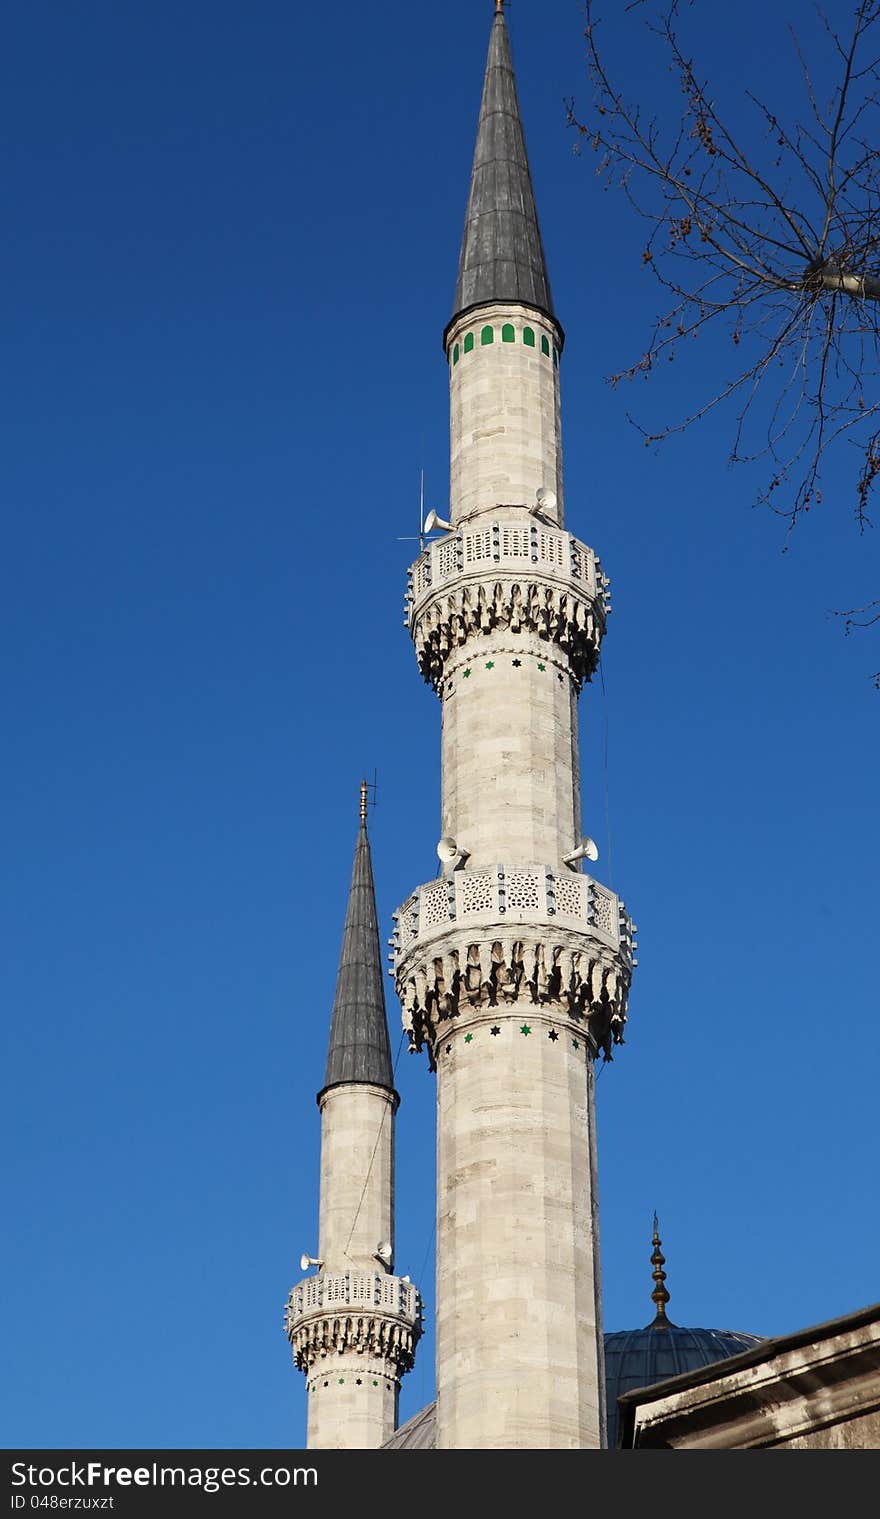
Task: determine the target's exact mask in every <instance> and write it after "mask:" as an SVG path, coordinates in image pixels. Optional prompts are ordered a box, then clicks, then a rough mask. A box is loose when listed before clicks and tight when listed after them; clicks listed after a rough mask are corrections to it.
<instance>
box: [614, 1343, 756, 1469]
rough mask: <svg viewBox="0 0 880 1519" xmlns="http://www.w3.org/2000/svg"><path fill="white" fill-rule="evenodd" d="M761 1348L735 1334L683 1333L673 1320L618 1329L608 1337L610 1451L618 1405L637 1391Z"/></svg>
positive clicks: (615, 1437)
mask: <svg viewBox="0 0 880 1519" xmlns="http://www.w3.org/2000/svg"><path fill="white" fill-rule="evenodd" d="M760 1343H761V1341H760V1337H759V1336H758V1335H754V1334H740V1333H738V1332H736V1331H735V1330H732V1329H682V1328H680V1327H679V1325H678V1324H672V1323H670V1322H669V1320H668V1319H663V1320H662V1321H661V1322H660V1323H657V1321H656V1320H655V1321H654V1323H653V1324H649V1325H648V1327H647V1328H646V1329H618V1330H617V1332H616V1333H614V1334H606V1335H605V1393H606V1397H607V1400H608V1445H609V1448H610V1449H612V1450H613V1449H614V1447H615V1446H616V1444H617V1399H618V1398H619V1397H620V1395H621V1393H624V1392H631V1391H632V1389H633V1388H634V1387H650V1386H652V1385H653V1383H654V1382H664V1381H665V1380H666V1378H667V1377H677V1376H680V1375H681V1373H682V1372H683V1371H697V1370H699V1368H700V1367H701V1366H711V1365H712V1363H713V1361H723V1360H726V1358H727V1357H728V1356H732V1355H739V1353H740V1351H741V1350H750V1349H751V1347H752V1346H753V1345H759V1344H760Z"/></svg>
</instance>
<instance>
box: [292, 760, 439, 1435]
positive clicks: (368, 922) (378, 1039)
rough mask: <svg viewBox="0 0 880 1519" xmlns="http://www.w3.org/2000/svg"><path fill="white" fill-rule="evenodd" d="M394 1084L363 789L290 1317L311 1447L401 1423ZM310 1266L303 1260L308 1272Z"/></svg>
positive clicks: (413, 1325)
mask: <svg viewBox="0 0 880 1519" xmlns="http://www.w3.org/2000/svg"><path fill="white" fill-rule="evenodd" d="M398 1103H399V1098H398V1095H397V1093H396V1092H395V1090H394V1077H393V1072H392V1068H391V1049H390V1046H389V1042H388V1023H387V1020H386V1017H385V992H384V988H383V981H382V963H381V954H380V950H379V933H378V925H377V919H376V895H375V890H374V887H373V868H372V863H371V860H370V843H369V839H368V837H367V784H366V782H365V781H364V782H362V783H361V802H360V829H359V832H358V839H357V845H356V846H355V852H354V869H353V871H352V876H351V891H350V893H349V898H348V910H347V912H346V917H345V930H344V932H343V936H342V953H341V955H340V958H339V974H338V976H337V980H336V998H335V1001H334V1003H333V1017H332V1020H331V1023H330V1046H329V1049H328V1052H327V1070H326V1073H325V1077H324V1085H323V1087H322V1089H321V1091H320V1092H319V1093H318V1107H319V1109H320V1112H321V1203H320V1223H319V1237H318V1257H317V1259H316V1260H315V1261H313V1262H312V1264H314V1265H317V1268H318V1270H317V1275H315V1276H311V1277H307V1278H306V1280H305V1281H303V1282H300V1283H299V1285H298V1286H297V1287H294V1288H293V1289H292V1291H291V1293H290V1296H289V1298H288V1301H287V1310H286V1314H285V1324H286V1329H287V1334H288V1338H289V1340H290V1343H291V1345H292V1347H293V1358H294V1362H295V1364H296V1365H297V1366H298V1367H299V1368H300V1370H301V1371H303V1372H305V1375H306V1379H307V1383H308V1392H309V1421H308V1439H307V1444H308V1446H309V1448H310V1449H313V1450H344V1449H351V1450H372V1449H376V1448H378V1447H379V1446H380V1445H381V1444H382V1442H383V1440H387V1438H388V1436H389V1435H391V1434H393V1432H394V1430H395V1429H396V1428H397V1404H398V1393H399V1390H400V1378H401V1376H402V1374H403V1373H404V1372H405V1371H408V1370H409V1368H410V1367H411V1366H412V1363H413V1356H414V1353H415V1346H416V1342H417V1340H418V1337H419V1334H420V1333H421V1300H420V1297H419V1293H418V1291H417V1289H416V1288H415V1287H414V1286H413V1284H412V1282H411V1281H410V1280H409V1278H408V1277H396V1276H393V1275H392V1274H391V1272H392V1269H393V1265H394V1116H395V1113H396V1111H397V1106H398ZM308 1264H309V1261H308V1260H307V1258H306V1257H304V1258H303V1261H302V1266H303V1269H305V1267H306V1266H307V1265H308Z"/></svg>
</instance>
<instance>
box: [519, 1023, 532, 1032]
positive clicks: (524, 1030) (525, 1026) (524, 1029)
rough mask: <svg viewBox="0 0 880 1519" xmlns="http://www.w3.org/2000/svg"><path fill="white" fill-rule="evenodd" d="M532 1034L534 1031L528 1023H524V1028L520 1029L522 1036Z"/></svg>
mask: <svg viewBox="0 0 880 1519" xmlns="http://www.w3.org/2000/svg"><path fill="white" fill-rule="evenodd" d="M531 1032H532V1031H531V1029H530V1028H529V1025H528V1024H527V1023H524V1024H523V1026H522V1028H521V1029H520V1033H521V1034H530V1033H531Z"/></svg>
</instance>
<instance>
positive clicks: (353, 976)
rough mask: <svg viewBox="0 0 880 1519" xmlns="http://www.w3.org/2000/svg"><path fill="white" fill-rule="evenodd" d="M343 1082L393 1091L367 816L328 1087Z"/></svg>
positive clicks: (339, 981)
mask: <svg viewBox="0 0 880 1519" xmlns="http://www.w3.org/2000/svg"><path fill="white" fill-rule="evenodd" d="M365 810H366V809H365V808H362V812H363V811H365ZM342 1081H366V1082H370V1083H372V1084H373V1085H374V1086H383V1087H388V1088H389V1090H391V1091H393V1090H394V1075H393V1072H392V1069H391V1046H390V1044H389V1041H388V1022H387V1019H386V1017H385V988H384V983H383V980H382V956H381V952H380V949H379V924H378V919H377V916H376V891H375V887H374V885H373V865H372V861H371V859H370V841H369V839H368V838H367V825H366V821H365V819H363V818H362V820H361V826H360V832H359V833H358V841H357V844H356V846H355V851H354V868H353V870H352V873H351V890H350V892H349V895H348V909H347V911H346V914H345V928H344V930H343V934H342V953H341V954H340V956H339V971H338V973H337V977H336V997H335V998H334V1002H333V1017H332V1019H331V1022H330V1047H329V1049H328V1051H327V1070H326V1072H325V1076H324V1086H325V1088H326V1087H329V1086H336V1085H338V1084H339V1082H342Z"/></svg>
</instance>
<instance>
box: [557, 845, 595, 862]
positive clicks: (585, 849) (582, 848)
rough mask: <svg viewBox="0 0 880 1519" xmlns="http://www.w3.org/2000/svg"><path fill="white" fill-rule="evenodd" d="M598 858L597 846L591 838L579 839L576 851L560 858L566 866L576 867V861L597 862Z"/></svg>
mask: <svg viewBox="0 0 880 1519" xmlns="http://www.w3.org/2000/svg"><path fill="white" fill-rule="evenodd" d="M598 858H599V849H598V846H597V844H596V841H595V839H591V838H583V839H581V841H580V843H579V844H578V847H577V849H573V850H572V851H571V854H564V855H563V856H562V859H563V862H564V863H565V864H566V865H576V864H577V862H578V860H598Z"/></svg>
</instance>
